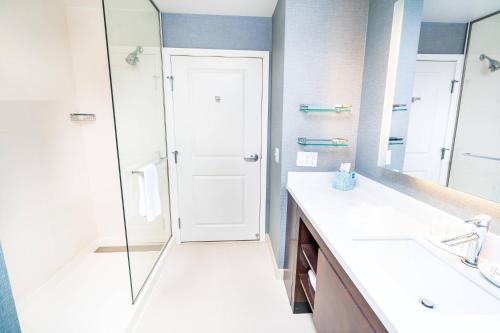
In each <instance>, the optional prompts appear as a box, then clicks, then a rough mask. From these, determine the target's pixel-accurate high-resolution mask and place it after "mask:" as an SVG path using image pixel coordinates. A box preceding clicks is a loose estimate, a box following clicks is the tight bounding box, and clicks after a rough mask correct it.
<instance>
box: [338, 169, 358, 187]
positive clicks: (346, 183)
mask: <svg viewBox="0 0 500 333" xmlns="http://www.w3.org/2000/svg"><path fill="white" fill-rule="evenodd" d="M355 185H356V174H355V173H354V172H341V171H336V172H334V173H333V187H334V188H336V189H338V190H341V191H350V190H352V189H353V188H354V186H355Z"/></svg>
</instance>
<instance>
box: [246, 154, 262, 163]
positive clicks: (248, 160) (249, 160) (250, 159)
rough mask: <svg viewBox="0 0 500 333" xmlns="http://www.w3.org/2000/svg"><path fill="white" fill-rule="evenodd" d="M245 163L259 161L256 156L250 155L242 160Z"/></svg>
mask: <svg viewBox="0 0 500 333" xmlns="http://www.w3.org/2000/svg"><path fill="white" fill-rule="evenodd" d="M243 159H244V160H245V161H246V162H257V161H258V160H259V155H258V154H252V155H250V156H245V157H244V158H243Z"/></svg>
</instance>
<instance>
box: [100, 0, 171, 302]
mask: <svg viewBox="0 0 500 333" xmlns="http://www.w3.org/2000/svg"><path fill="white" fill-rule="evenodd" d="M103 4H104V13H105V23H106V36H107V43H108V56H109V65H110V74H111V83H112V90H113V107H114V116H115V127H116V141H117V146H118V156H119V166H120V179H121V186H122V200H123V210H124V216H125V230H126V236H127V251H128V258H129V268H130V279H131V289H132V297H133V300H135V299H136V298H137V295H138V294H139V293H140V291H141V289H142V286H143V285H144V283H145V281H146V280H147V278H148V276H149V274H150V272H151V270H152V268H153V267H154V265H155V263H156V261H157V259H158V257H159V255H160V254H161V251H162V250H163V248H164V245H165V244H166V242H167V241H168V240H169V239H170V236H171V224H170V202H169V192H168V186H169V184H168V169H167V158H166V154H167V148H166V132H165V112H164V111H165V110H164V95H163V73H162V56H161V50H162V40H161V25H160V13H159V11H158V10H157V8H156V7H155V6H154V5H153V4H152V3H151V2H150V1H149V0H127V1H123V0H103Z"/></svg>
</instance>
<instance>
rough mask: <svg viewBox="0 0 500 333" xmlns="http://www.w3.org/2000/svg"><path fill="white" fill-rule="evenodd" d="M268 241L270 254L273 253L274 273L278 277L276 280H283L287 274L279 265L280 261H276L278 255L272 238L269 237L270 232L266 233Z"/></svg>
mask: <svg viewBox="0 0 500 333" xmlns="http://www.w3.org/2000/svg"><path fill="white" fill-rule="evenodd" d="M266 243H267V248H268V249H269V254H270V255H271V258H272V261H273V268H274V275H275V277H276V280H283V278H284V275H285V270H284V269H282V268H279V267H278V263H277V262H276V257H275V255H274V250H273V245H272V243H271V238H270V237H269V234H266Z"/></svg>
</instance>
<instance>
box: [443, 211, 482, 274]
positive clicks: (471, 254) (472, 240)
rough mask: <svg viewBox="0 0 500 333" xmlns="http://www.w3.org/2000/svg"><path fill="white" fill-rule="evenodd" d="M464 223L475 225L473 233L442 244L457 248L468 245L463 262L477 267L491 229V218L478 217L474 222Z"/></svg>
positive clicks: (467, 221) (444, 241)
mask: <svg viewBox="0 0 500 333" xmlns="http://www.w3.org/2000/svg"><path fill="white" fill-rule="evenodd" d="M464 222H465V223H469V224H472V225H473V228H474V229H473V231H472V232H470V233H468V234H465V235H460V236H456V237H453V238H449V239H445V240H442V241H441V242H442V243H443V244H446V245H448V246H457V245H461V244H466V243H467V244H468V245H467V248H466V250H465V253H464V255H463V257H462V262H463V263H464V264H466V265H468V266H471V267H477V261H478V259H479V254H481V250H482V249H483V245H484V241H485V239H486V234H487V233H488V229H489V227H490V222H491V217H489V216H488V215H478V216H476V217H474V218H473V219H472V220H466V221H464Z"/></svg>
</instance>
